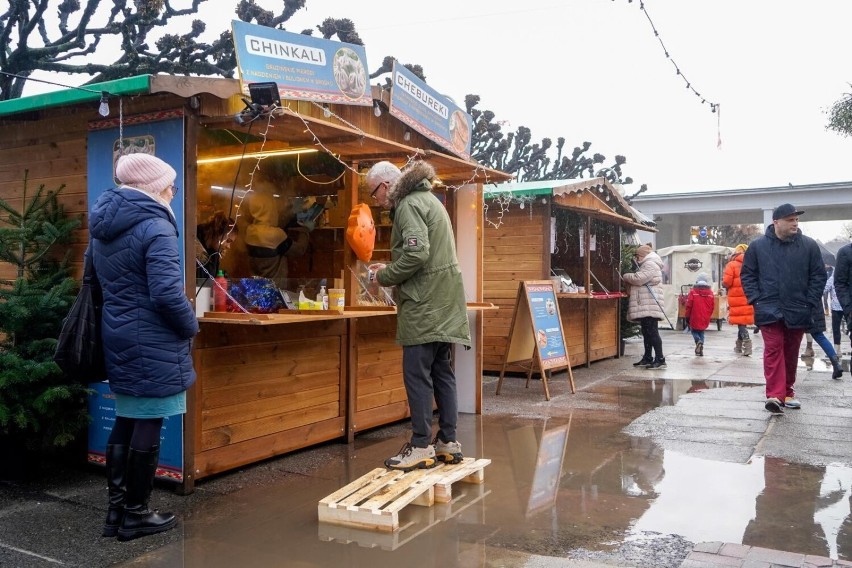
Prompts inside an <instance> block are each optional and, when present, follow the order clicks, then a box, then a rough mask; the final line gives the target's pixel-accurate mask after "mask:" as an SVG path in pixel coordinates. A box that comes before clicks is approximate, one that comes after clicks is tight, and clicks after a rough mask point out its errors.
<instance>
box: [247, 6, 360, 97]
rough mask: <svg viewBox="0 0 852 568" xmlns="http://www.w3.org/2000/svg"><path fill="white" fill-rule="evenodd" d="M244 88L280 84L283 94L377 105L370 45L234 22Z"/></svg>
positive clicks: (281, 93) (283, 95) (280, 90)
mask: <svg viewBox="0 0 852 568" xmlns="http://www.w3.org/2000/svg"><path fill="white" fill-rule="evenodd" d="M231 27H232V31H233V35H234V48H235V50H236V54H237V68H238V69H239V72H240V80H241V81H242V89H243V92H244V93H246V94H247V93H248V84H249V83H264V82H270V81H271V82H275V83H277V84H278V92H279V94H280V96H281V98H288V99H297V100H303V101H317V102H329V103H347V104H356V105H372V104H373V97H372V94H371V93H370V88H369V87H370V85H369V75H368V72H367V52H366V51H365V50H364V46H361V45H355V44H351V43H342V42H337V41H331V40H327V39H322V38H315V37H311V36H308V35H304V34H294V33H291V32H285V31H284V30H277V29H274V28H269V27H266V26H258V25H255V24H249V23H247V22H243V21H240V20H233V21H232V22H231Z"/></svg>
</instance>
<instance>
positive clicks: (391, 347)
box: [351, 315, 410, 432]
mask: <svg viewBox="0 0 852 568" xmlns="http://www.w3.org/2000/svg"><path fill="white" fill-rule="evenodd" d="M352 349H353V351H354V357H355V363H354V364H353V370H354V375H355V376H354V380H353V385H354V386H353V388H354V389H355V393H354V397H355V412H354V416H353V420H352V426H351V428H352V430H353V432H360V431H363V430H366V429H369V428H374V427H376V426H380V425H383V424H389V423H391V422H395V421H397V420H402V419H404V418H407V417H408V416H410V414H409V411H408V399H407V397H406V395H405V385H404V384H403V381H402V347H401V346H399V345H397V344H396V315H389V316H381V317H369V318H360V319H359V320H358V322H357V331H356V332H355V334H354V336H353V345H352Z"/></svg>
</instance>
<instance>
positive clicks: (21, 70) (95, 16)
mask: <svg viewBox="0 0 852 568" xmlns="http://www.w3.org/2000/svg"><path fill="white" fill-rule="evenodd" d="M206 1H207V0H193V2H192V6H191V7H189V8H185V9H181V10H176V9H174V8H172V6H171V4H170V2H169V1H168V0H135V1H134V2H133V3H128V2H127V0H113V2H101V0H87V1H86V2H85V4H83V3H81V2H80V0H34V1H26V0H10V2H9V4H8V9H7V10H6V11H5V12H4V13H2V14H0V69H2V70H3V71H4V72H5V73H6V74H2V75H0V100H8V99H14V98H18V97H20V96H21V94H22V93H23V89H24V84H25V82H26V79H27V77H29V76H30V75H32V73H33V72H34V71H36V70H43V71H56V72H59V73H72V74H74V73H81V74H87V75H93V76H94V78H93V79H92V82H98V81H105V80H110V79H118V78H121V77H130V76H133V75H139V74H145V73H171V74H178V75H190V74H193V75H222V76H225V77H232V76H233V75H234V69H235V68H236V57H235V55H234V46H233V40H232V38H231V32H229V31H226V32H222V33H221V34H220V35H219V37H218V38H217V39H216V40H215V41H213V42H211V43H204V42H201V41H199V37H200V36H201V34H202V33H204V31H205V30H206V24H205V23H204V22H203V21H201V20H193V21H192V23H191V24H190V29H189V31H188V32H187V33H184V34H173V33H165V34H163V35H162V36H161V37H160V38H159V39H157V40H156V41H155V42H154V44H153V48H152V46H151V41H152V40H151V38H150V36H151V35H154V34H155V33H156V32H161V31H164V30H167V29H172V28H173V27H174V25H173V23H172V20H173V19H174V18H177V17H181V16H188V15H192V14H197V13H198V7H199V5H200V4H201V3H203V2H206ZM101 4H103V6H101ZM304 6H305V0H283V8H282V10H281V12H280V13H279V14H274V13H272V12H270V11H267V10H264V9H263V8H261V7H259V6H258V5H257V4H255V3H254V0H240V2H239V3H238V4H237V7H236V9H235V14H236V16H237V18H239V19H240V20H243V21H246V22H256V23H258V24H261V25H264V26H270V27H280V26H281V25H282V24H283V23H284V22H286V21H287V20H289V19H290V18H291V17H292V16H293V14H295V13H296V11H298V10H299V9H301V8H303V7H304ZM54 10H55V11H56V13H57V14H58V20H57V21H56V24H55V26H50V25H49V20H48V19H45V14H48V13H49V12H53V11H54ZM324 25H325V24H324ZM331 25H333V24H329V26H331ZM303 33H304V32H303ZM308 33H310V32H309V31H308ZM108 37H115V38H118V39H119V41H120V42H121V51H120V54H119V56H118V58H117V59H116V60H115V61H113V62H108V63H103V64H101V63H94V62H92V61H91V56H92V54H94V53H95V52H96V51H97V50H98V48H99V47H100V46H101V41H102V40H103V39H104V38H108ZM347 41H349V40H347ZM101 52H102V51H101Z"/></svg>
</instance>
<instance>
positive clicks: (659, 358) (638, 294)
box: [622, 244, 666, 369]
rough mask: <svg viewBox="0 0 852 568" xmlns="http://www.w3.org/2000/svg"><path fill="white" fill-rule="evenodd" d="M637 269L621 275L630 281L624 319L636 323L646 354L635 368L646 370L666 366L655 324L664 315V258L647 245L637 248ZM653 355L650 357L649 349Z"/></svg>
mask: <svg viewBox="0 0 852 568" xmlns="http://www.w3.org/2000/svg"><path fill="white" fill-rule="evenodd" d="M634 259H635V262H636V271H635V272H628V273H625V274H624V275H622V278H623V279H624V281H625V282H627V283H628V284H630V299H629V304H628V308H627V319H629V320H630V321H635V322H638V323H639V326H640V329H641V330H642V340H643V341H644V343H645V353H644V354H643V355H642V359H640V360H639V361H637V362H636V363H634V364H633V366H634V367H641V368H646V369H665V368H666V358H665V356H664V355H663V340H662V338H661V337H660V330H659V328H658V323H659V321H660V320H661V319H663V318H664V317H665V314H664V313H663V308H662V301H663V287H662V283H663V260H662V259H661V258H660V256H659V255H658V254H657V253H655V252H653V251H652V250H651V245H650V244H645V245H642V246H640V247H639V248H638V249H636V253H635V255H634ZM652 350H653V352H654V354H655V355H656V356H655V357H653V358H652V357H651V352H652Z"/></svg>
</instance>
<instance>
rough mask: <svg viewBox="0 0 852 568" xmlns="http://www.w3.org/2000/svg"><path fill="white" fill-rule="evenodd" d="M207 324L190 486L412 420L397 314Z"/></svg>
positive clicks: (239, 316)
mask: <svg viewBox="0 0 852 568" xmlns="http://www.w3.org/2000/svg"><path fill="white" fill-rule="evenodd" d="M468 309H469V310H472V311H476V310H491V309H496V307H495V306H494V305H493V304H490V303H472V304H469V305H468ZM199 324H200V326H201V331H200V332H199V334H198V336H197V337H196V339H195V341H194V342H193V349H194V352H195V353H194V357H195V367H196V372H197V377H198V378H197V381H196V384H195V386H194V387H193V389H191V391H190V393H191V394H190V400H189V406H190V409H191V410H190V412H189V413H188V414H187V417H186V419H187V420H191V421H193V422H194V425H193V427H190V428H186V429H185V431H186V433H187V438H186V440H185V443H186V444H187V451H186V452H185V454H184V455H185V457H186V459H187V463H186V464H185V465H186V467H185V472H186V473H185V477H186V478H187V479H186V482H187V484H188V485H191V484H194V482H195V481H196V480H198V479H202V478H204V477H208V476H210V475H214V474H216V473H220V472H223V471H227V470H230V469H234V468H237V467H240V466H243V465H245V464H249V463H254V462H257V461H260V460H263V459H267V458H270V457H273V456H276V455H281V454H284V453H288V452H291V451H295V450H298V449H301V448H305V447H309V446H313V445H315V444H319V443H322V442H327V441H330V440H334V439H338V438H340V439H346V440H347V441H352V440H353V439H354V435H355V433H357V432H361V431H364V430H367V429H370V428H375V427H377V426H382V425H385V424H390V423H392V422H396V421H399V420H403V419H405V418H407V417H408V416H409V410H408V400H407V397H406V394H405V385H404V384H403V380H402V348H401V347H400V346H399V345H397V344H396V308H394V307H387V308H383V307H374V306H360V307H354V308H352V309H350V308H344V310H343V312H336V311H334V310H323V311H298V312H297V311H293V312H289V313H277V314H245V313H231V312H207V313H205V314H204V316H203V317H201V318H199ZM190 462H191V463H190Z"/></svg>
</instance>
